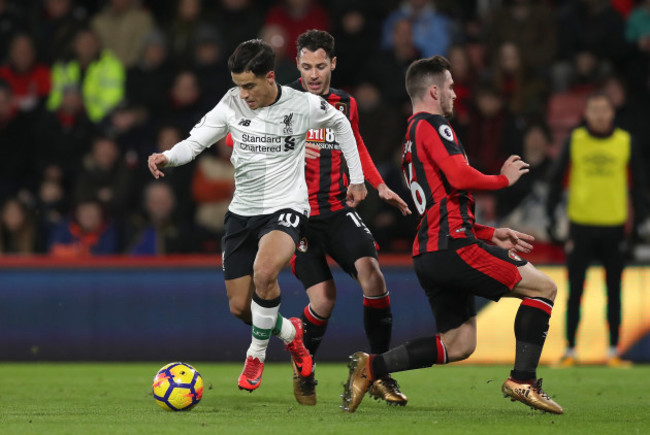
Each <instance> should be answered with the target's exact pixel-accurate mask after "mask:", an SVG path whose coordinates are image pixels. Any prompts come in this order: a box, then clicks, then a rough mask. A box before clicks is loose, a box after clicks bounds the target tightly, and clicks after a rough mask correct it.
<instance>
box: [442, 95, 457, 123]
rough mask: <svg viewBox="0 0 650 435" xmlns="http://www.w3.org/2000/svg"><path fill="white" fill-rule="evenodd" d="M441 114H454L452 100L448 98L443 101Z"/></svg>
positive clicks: (445, 115) (448, 116) (446, 116)
mask: <svg viewBox="0 0 650 435" xmlns="http://www.w3.org/2000/svg"><path fill="white" fill-rule="evenodd" d="M442 115H443V116H444V117H445V118H451V117H452V116H453V115H454V100H452V99H449V100H446V101H443V104H442Z"/></svg>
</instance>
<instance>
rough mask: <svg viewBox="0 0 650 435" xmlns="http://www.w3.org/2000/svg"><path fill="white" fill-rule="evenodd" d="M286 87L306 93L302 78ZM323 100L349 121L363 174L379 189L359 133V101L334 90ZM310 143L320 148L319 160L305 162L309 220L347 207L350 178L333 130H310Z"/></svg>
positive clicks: (345, 93)
mask: <svg viewBox="0 0 650 435" xmlns="http://www.w3.org/2000/svg"><path fill="white" fill-rule="evenodd" d="M287 86H289V87H291V88H294V89H296V90H299V91H303V92H306V91H305V88H303V86H302V81H301V79H298V80H296V81H294V82H293V83H289V84H288V85H287ZM322 97H323V98H324V99H326V100H327V102H328V103H330V104H331V105H332V106H334V107H335V108H336V109H338V110H340V111H341V112H343V113H344V114H345V115H346V116H347V118H348V119H349V120H350V125H351V126H352V132H353V133H354V137H355V139H356V141H357V148H358V149H359V157H360V158H361V166H362V168H363V174H364V176H365V178H366V180H367V181H368V182H369V183H370V184H371V185H372V186H373V187H374V188H375V189H376V188H377V186H379V185H380V184H382V183H383V182H384V180H383V179H382V178H381V175H380V174H379V171H377V168H376V167H375V164H374V163H373V161H372V158H371V157H370V154H369V153H368V149H367V148H366V145H365V143H364V142H363V139H362V138H361V134H360V133H359V112H358V111H357V101H356V100H355V99H354V97H352V96H351V95H350V94H348V93H347V92H345V91H342V90H340V89H334V88H330V92H329V94H327V95H323V96H322ZM307 142H309V143H312V144H316V145H318V146H319V147H320V157H319V158H318V159H306V160H307V162H306V167H305V177H306V179H307V188H308V189H309V206H310V207H311V214H310V217H314V216H319V217H326V216H328V215H330V214H332V213H333V212H335V211H338V210H342V209H343V208H345V207H346V205H345V198H346V194H347V187H348V176H347V174H346V171H345V165H344V163H343V158H342V157H343V153H342V152H341V148H340V146H339V143H338V142H337V141H336V138H335V137H334V133H333V132H332V130H331V129H312V130H309V132H308V133H307Z"/></svg>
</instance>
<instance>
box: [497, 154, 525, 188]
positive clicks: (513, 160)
mask: <svg viewBox="0 0 650 435" xmlns="http://www.w3.org/2000/svg"><path fill="white" fill-rule="evenodd" d="M529 167H530V165H529V164H528V163H526V162H524V161H523V160H521V157H519V156H510V157H508V160H506V161H505V163H504V164H503V166H502V167H501V174H502V175H505V176H506V178H507V179H508V186H512V185H513V184H515V183H516V182H517V180H519V177H521V176H522V175H524V174H525V173H526V172H528V171H530V169H529Z"/></svg>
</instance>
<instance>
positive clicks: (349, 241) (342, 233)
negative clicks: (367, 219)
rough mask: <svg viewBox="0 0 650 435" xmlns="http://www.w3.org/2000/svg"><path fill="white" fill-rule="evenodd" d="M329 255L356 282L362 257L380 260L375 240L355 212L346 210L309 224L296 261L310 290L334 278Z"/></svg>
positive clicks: (295, 267)
mask: <svg viewBox="0 0 650 435" xmlns="http://www.w3.org/2000/svg"><path fill="white" fill-rule="evenodd" d="M327 255H329V256H330V257H332V259H333V260H334V261H336V262H337V263H338V264H339V265H340V266H341V267H342V268H343V270H345V272H347V273H348V274H350V275H351V276H352V277H353V278H355V279H356V277H357V269H356V267H355V266H354V263H355V262H356V261H357V260H358V259H359V258H362V257H373V258H377V247H376V245H375V239H374V237H373V236H372V233H371V232H370V230H369V229H368V228H367V227H366V225H365V224H364V223H363V221H362V220H361V218H360V217H359V215H358V214H357V212H356V211H355V210H354V209H351V208H346V209H344V210H341V211H337V212H336V213H334V214H332V215H331V216H328V217H326V218H321V219H319V218H311V219H309V221H308V222H307V228H306V229H305V237H303V239H302V240H301V241H300V245H299V246H298V249H296V256H295V257H294V258H293V260H292V261H293V273H294V274H295V275H296V277H298V279H299V280H300V281H301V282H302V284H303V286H305V288H306V289H307V288H309V287H311V286H313V285H316V284H318V283H321V282H324V281H328V280H330V279H332V272H331V271H330V268H329V266H328V264H327Z"/></svg>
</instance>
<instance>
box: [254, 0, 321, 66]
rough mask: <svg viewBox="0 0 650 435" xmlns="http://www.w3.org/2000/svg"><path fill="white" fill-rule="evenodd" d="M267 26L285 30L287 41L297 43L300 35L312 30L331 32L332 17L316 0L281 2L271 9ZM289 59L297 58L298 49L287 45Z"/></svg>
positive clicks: (285, 0) (267, 17)
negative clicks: (275, 26)
mask: <svg viewBox="0 0 650 435" xmlns="http://www.w3.org/2000/svg"><path fill="white" fill-rule="evenodd" d="M265 21H266V22H265V24H266V25H271V24H275V25H278V26H280V27H281V28H282V29H284V33H285V35H286V37H287V41H296V40H297V39H298V35H300V34H301V33H303V32H306V31H307V30H310V29H319V30H326V31H327V30H329V29H330V16H329V13H328V12H327V10H325V8H323V7H322V6H321V5H320V4H318V2H317V1H316V0H280V1H279V2H278V4H276V5H275V6H273V7H271V9H269V12H268V14H267V15H266V20H265ZM287 57H288V58H289V59H294V58H295V57H296V47H295V45H294V44H292V43H291V42H289V43H287Z"/></svg>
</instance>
